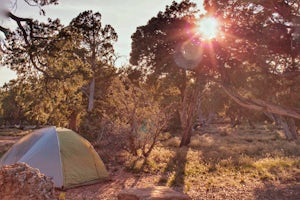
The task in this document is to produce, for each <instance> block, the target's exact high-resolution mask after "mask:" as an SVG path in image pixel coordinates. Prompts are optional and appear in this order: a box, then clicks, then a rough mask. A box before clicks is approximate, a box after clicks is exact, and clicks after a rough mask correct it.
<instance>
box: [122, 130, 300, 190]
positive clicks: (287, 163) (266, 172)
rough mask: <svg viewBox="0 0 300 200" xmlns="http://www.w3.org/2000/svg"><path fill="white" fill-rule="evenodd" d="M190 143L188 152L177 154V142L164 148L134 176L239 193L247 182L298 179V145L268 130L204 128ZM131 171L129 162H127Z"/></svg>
mask: <svg viewBox="0 0 300 200" xmlns="http://www.w3.org/2000/svg"><path fill="white" fill-rule="evenodd" d="M201 133H202V134H201V135H200V134H199V133H196V134H194V135H193V137H192V138H191V143H190V145H189V147H186V148H178V146H179V142H180V138H178V137H173V138H171V139H168V140H167V141H165V142H163V144H161V145H160V146H159V147H158V148H156V149H155V150H154V151H153V153H152V154H151V156H150V158H149V159H148V161H147V163H146V167H145V166H143V167H142V164H141V163H142V161H140V163H139V165H137V164H136V163H135V165H134V166H135V167H134V170H135V171H136V172H138V171H141V170H142V171H145V172H147V173H153V174H157V173H159V174H161V179H160V181H159V182H158V184H161V185H168V186H175V187H177V186H179V187H183V188H184V190H185V191H189V190H190V189H191V188H193V187H194V185H202V186H205V187H207V188H213V187H223V186H228V185H230V186H234V187H243V186H244V185H245V184H249V183H251V182H261V181H266V180H269V181H274V180H279V181H287V180H298V179H300V145H299V142H288V141H286V140H285V139H284V138H283V137H282V136H281V135H279V130H277V129H276V128H275V127H273V126H271V125H265V124H263V125H260V126H258V127H257V128H256V129H254V130H253V129H250V128H248V127H240V128H235V129H231V128H229V127H228V126H223V127H216V126H212V127H208V128H207V129H205V130H202V132H201ZM127 164H128V165H131V166H132V162H127Z"/></svg>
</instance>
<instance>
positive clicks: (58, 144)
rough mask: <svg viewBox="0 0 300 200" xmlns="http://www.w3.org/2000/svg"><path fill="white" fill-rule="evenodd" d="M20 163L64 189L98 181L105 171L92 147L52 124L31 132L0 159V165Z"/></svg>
mask: <svg viewBox="0 0 300 200" xmlns="http://www.w3.org/2000/svg"><path fill="white" fill-rule="evenodd" d="M17 162H24V163H27V164H28V165H30V166H31V167H34V168H37V169H39V170H40V172H41V173H43V174H45V175H46V176H49V177H52V179H53V182H54V186H55V187H57V188H62V189H68V188H72V187H76V186H82V185H88V184H93V183H96V182H99V181H101V180H103V179H106V178H107V177H108V172H107V170H106V168H105V166H104V164H103V162H102V160H101V158H100V157H99V155H98V154H97V152H96V151H95V150H94V148H93V146H92V145H91V144H90V143H89V142H88V141H87V140H86V139H84V138H83V137H81V136H79V135H78V134H77V133H75V132H73V131H72V130H69V129H61V128H55V127H49V128H43V129H39V130H36V131H34V132H32V133H31V134H29V135H26V136H24V137H23V138H21V139H20V140H19V141H18V142H17V143H15V144H14V145H13V146H12V147H11V148H10V149H9V150H8V151H7V152H6V153H5V154H4V155H3V157H2V158H1V160H0V167H1V166H2V165H10V164H14V163H17Z"/></svg>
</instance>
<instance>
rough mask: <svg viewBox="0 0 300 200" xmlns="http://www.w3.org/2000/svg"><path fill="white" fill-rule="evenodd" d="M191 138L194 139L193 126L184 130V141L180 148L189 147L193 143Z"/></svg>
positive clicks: (181, 142) (182, 140)
mask: <svg viewBox="0 0 300 200" xmlns="http://www.w3.org/2000/svg"><path fill="white" fill-rule="evenodd" d="M191 137H192V126H191V125H190V126H189V127H186V128H185V129H184V130H183V134H182V139H181V141H180V145H179V146H180V147H183V146H187V145H189V144H190V142H191Z"/></svg>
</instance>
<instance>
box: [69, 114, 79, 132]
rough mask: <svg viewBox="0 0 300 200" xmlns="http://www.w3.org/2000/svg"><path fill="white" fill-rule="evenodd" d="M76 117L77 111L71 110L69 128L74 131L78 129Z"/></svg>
mask: <svg viewBox="0 0 300 200" xmlns="http://www.w3.org/2000/svg"><path fill="white" fill-rule="evenodd" d="M77 119H78V113H77V112H76V111H73V112H72V114H71V116H70V120H69V129H71V130H73V131H75V132H77V131H78V127H77V126H78V125H77Z"/></svg>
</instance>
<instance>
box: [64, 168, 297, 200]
mask: <svg viewBox="0 0 300 200" xmlns="http://www.w3.org/2000/svg"><path fill="white" fill-rule="evenodd" d="M110 173H111V180H110V181H107V182H103V183H98V184H95V185H90V186H84V187H79V188H74V189H70V190H68V191H66V192H65V197H66V199H68V200H73V199H74V200H75V199H76V200H77V199H78V200H79V199H86V200H92V199H101V200H117V195H118V193H119V192H120V191H121V190H122V189H125V188H131V187H149V186H153V185H158V184H157V183H158V182H159V179H160V175H151V174H132V173H128V172H127V171H126V170H124V169H121V168H119V169H113V171H111V170H110ZM298 178H299V179H297V180H295V181H291V182H289V183H280V182H276V181H268V182H264V183H261V182H249V183H245V184H244V185H243V186H242V187H232V186H231V187H230V186H229V187H215V188H210V189H207V188H206V186H205V185H204V184H203V185H197V186H193V187H191V189H190V190H189V191H188V192H187V194H188V195H189V196H190V197H191V198H192V199H193V200H202V199H203V200H204V199H205V200H206V199H207V200H208V199H218V200H221V199H222V200H223V199H236V200H298V199H299V200H300V177H298ZM173 189H175V190H177V191H181V192H182V190H183V188H180V187H177V188H173Z"/></svg>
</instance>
